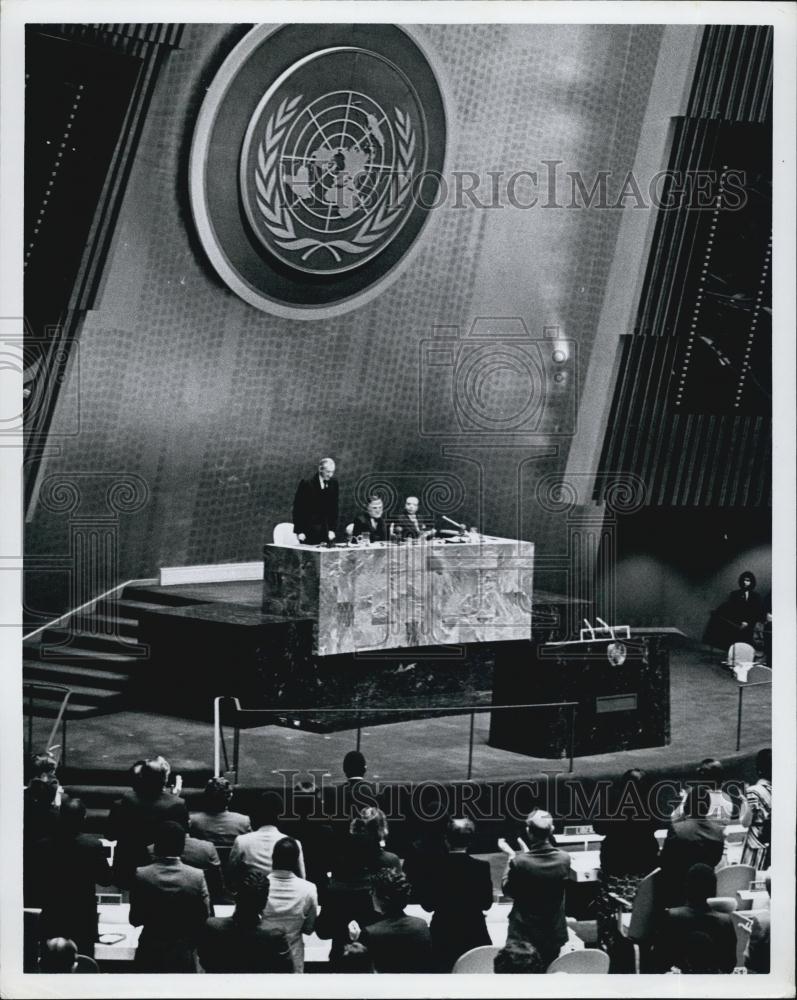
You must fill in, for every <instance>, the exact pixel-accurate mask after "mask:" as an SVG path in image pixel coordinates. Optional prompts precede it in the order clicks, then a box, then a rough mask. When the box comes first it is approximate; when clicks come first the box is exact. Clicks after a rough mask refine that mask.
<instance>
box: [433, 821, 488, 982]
mask: <svg viewBox="0 0 797 1000" xmlns="http://www.w3.org/2000/svg"><path fill="white" fill-rule="evenodd" d="M474 832H475V828H474V826H473V822H472V821H471V820H469V819H451V820H449V823H448V828H447V830H446V843H447V845H448V854H447V855H446V857H445V858H443V859H441V860H440V862H439V863H438V865H437V866H436V867H435V868H434V869H433V870H431V871H430V873H429V875H430V880H429V885H428V887H424V886H422V887H421V888H420V894H421V901H422V905H423V908H424V909H425V910H433V911H434V916H433V917H432V923H431V926H430V931H431V935H432V946H433V948H434V952H435V958H436V960H437V962H438V964H439V968H440V971H441V972H450V971H451V969H452V967H453V965H454V963H455V962H456V960H457V959H458V958H459V956H460V955H464V954H465V952H466V951H470V949H471V948H478V947H479V946H480V945H485V944H491V943H492V941H491V939H490V935H489V934H488V933H487V924H486V922H485V919H484V912H485V911H486V910H489V909H490V907H491V906H492V905H493V883H492V879H491V877H490V865H489V864H488V863H487V862H486V861H479V860H478V859H476V858H472V857H470V855H469V854H468V853H467V852H468V847H469V845H470V842H471V840H472V839H473V834H474Z"/></svg>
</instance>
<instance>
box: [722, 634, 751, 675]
mask: <svg viewBox="0 0 797 1000" xmlns="http://www.w3.org/2000/svg"><path fill="white" fill-rule="evenodd" d="M726 662H727V664H728V666H729V667H730V668H731V670H732V671H733V672H734V674H735V675H736V680H737V681H740V682H741V683H742V684H744V682H745V681H746V680H747V675H748V674H749V673H750V670H751V669H752V668H753V667H754V666H755V649H753V647H752V646H751V645H750V643H749V642H735V643H734V644H733V645H732V646H731V647H730V649H729V650H728V659H727V661H726Z"/></svg>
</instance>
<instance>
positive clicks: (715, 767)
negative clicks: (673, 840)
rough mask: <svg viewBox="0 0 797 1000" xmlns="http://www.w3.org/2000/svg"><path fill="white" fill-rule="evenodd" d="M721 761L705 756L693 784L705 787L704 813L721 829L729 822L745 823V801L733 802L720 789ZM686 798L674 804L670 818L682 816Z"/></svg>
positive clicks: (746, 818) (701, 787)
mask: <svg viewBox="0 0 797 1000" xmlns="http://www.w3.org/2000/svg"><path fill="white" fill-rule="evenodd" d="M722 774H723V767H722V762H721V761H719V760H717V759H716V758H715V757H705V758H704V759H703V760H702V761H701V762H700V764H699V765H698V768H697V777H696V782H695V785H696V787H698V788H699V789H700V790H701V791H702V790H703V789H705V792H706V793H707V795H708V800H707V806H706V812H705V815H706V816H707V817H708V819H710V820H713V821H714V822H715V823H719V824H721V826H722V827H723V829H724V828H725V827H726V826H728V824H729V823H745V824H746V823H747V822H748V820H749V817H748V816H747V813H748V809H747V803H746V802H745V801H744V800H742V801H741V802H734V801H733V799H732V798H731V797H730V795H728V793H727V792H725V791H723V789H722ZM685 802H686V798H684V800H683V801H682V802H681V803H679V805H677V806H676V808H675V810H674V811H673V814H672V818H673V819H680V818H681V817H682V816H683V811H684V806H685Z"/></svg>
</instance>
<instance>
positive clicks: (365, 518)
mask: <svg viewBox="0 0 797 1000" xmlns="http://www.w3.org/2000/svg"><path fill="white" fill-rule="evenodd" d="M358 535H368V536H369V537H370V539H371V541H372V542H386V541H387V521H385V519H384V517H378V518H377V519H376V527H375V528H372V527H371V518H370V517H369V515H368V514H358V515H357V517H355V519H354V537H355V538H357V536H358Z"/></svg>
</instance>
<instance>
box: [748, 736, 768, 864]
mask: <svg viewBox="0 0 797 1000" xmlns="http://www.w3.org/2000/svg"><path fill="white" fill-rule="evenodd" d="M755 766H756V771H757V772H758V780H757V781H756V782H755V784H753V785H749V786H748V788H747V793H746V798H747V806H748V815H749V818H750V826H749V827H748V828H747V834H746V835H745V838H744V847H743V848H742V858H741V863H742V864H743V865H752V866H753V868H755V869H756V871H763V870H764V869H766V868H768V867H769V842H770V840H771V837H772V751H771V750H770V749H766V750H761V751H760V752H759V753H758V754H757V755H756V759H755Z"/></svg>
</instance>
